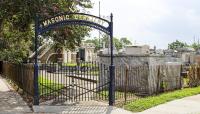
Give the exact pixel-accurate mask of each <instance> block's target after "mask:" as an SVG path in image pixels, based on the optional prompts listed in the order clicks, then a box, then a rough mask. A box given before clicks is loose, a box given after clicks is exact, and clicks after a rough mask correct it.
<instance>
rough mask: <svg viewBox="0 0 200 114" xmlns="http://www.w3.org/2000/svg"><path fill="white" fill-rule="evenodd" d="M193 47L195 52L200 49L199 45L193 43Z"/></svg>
mask: <svg viewBox="0 0 200 114" xmlns="http://www.w3.org/2000/svg"><path fill="white" fill-rule="evenodd" d="M191 47H192V48H194V49H195V50H198V49H200V44H199V43H193V44H192V45H191Z"/></svg>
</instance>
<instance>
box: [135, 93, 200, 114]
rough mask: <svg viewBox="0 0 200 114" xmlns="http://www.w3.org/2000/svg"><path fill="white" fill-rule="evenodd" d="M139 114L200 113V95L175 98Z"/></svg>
mask: <svg viewBox="0 0 200 114" xmlns="http://www.w3.org/2000/svg"><path fill="white" fill-rule="evenodd" d="M137 114H200V95H195V96H191V97H186V98H183V99H179V100H174V101H171V102H168V103H165V104H162V105H159V106H156V107H153V108H150V109H148V110H145V111H143V112H141V113H137Z"/></svg>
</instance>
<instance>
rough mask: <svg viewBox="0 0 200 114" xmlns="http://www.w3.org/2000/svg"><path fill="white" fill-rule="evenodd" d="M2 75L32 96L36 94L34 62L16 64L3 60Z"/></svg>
mask: <svg viewBox="0 0 200 114" xmlns="http://www.w3.org/2000/svg"><path fill="white" fill-rule="evenodd" d="M2 66H3V69H2V75H3V76H5V77H6V78H7V79H9V80H11V81H12V82H13V83H14V84H15V85H17V86H18V87H19V88H21V89H22V90H23V92H25V93H27V94H28V95H30V96H33V94H34V87H33V81H34V77H33V76H34V67H33V64H15V63H9V62H3V65H2Z"/></svg>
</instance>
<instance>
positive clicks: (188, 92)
mask: <svg viewBox="0 0 200 114" xmlns="http://www.w3.org/2000/svg"><path fill="white" fill-rule="evenodd" d="M197 94H200V87H195V88H185V89H182V90H176V91H173V92H167V93H163V94H160V95H157V96H150V97H146V98H141V99H138V100H135V101H134V102H131V103H128V104H126V105H125V106H124V108H125V109H126V110H129V111H132V112H141V111H144V110H146V109H149V108H151V107H154V106H157V105H160V104H163V103H166V102H169V101H172V100H175V99H180V98H184V97H187V96H192V95H197Z"/></svg>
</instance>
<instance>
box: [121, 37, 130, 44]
mask: <svg viewBox="0 0 200 114" xmlns="http://www.w3.org/2000/svg"><path fill="white" fill-rule="evenodd" d="M120 42H122V43H123V45H132V42H131V41H130V40H128V38H126V37H124V38H121V39H120Z"/></svg>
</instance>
